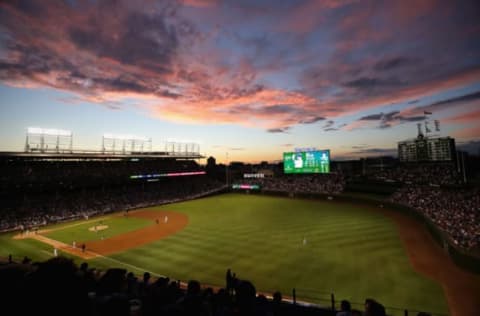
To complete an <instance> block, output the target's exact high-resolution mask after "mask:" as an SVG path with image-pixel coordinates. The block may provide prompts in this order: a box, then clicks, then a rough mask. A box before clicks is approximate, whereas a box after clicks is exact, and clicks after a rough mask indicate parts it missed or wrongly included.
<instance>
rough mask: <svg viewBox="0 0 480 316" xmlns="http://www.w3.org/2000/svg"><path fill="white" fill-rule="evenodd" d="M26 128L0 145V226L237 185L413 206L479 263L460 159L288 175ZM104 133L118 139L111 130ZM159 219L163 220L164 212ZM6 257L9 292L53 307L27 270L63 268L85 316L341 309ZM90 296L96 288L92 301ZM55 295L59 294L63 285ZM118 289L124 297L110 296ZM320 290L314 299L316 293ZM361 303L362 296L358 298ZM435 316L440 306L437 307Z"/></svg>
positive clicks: (472, 203)
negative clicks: (81, 142)
mask: <svg viewBox="0 0 480 316" xmlns="http://www.w3.org/2000/svg"><path fill="white" fill-rule="evenodd" d="M64 134H65V133H64ZM29 137H30V139H29V140H28V142H29V146H27V148H26V149H27V150H26V151H25V152H1V153H0V190H1V193H0V198H1V200H2V202H3V205H2V212H1V213H0V231H2V232H15V233H18V232H20V233H21V234H22V235H23V234H24V233H25V232H32V231H33V232H35V234H36V233H37V231H38V230H40V231H41V230H42V228H43V227H45V226H49V225H51V224H59V223H63V222H66V221H75V220H84V219H88V218H95V217H99V216H101V218H104V217H103V216H106V215H109V214H115V213H118V212H120V213H122V212H127V213H128V211H130V210H136V209H141V208H148V207H151V206H158V205H165V204H170V203H175V202H182V201H186V200H192V199H197V198H200V197H205V196H208V195H214V194H218V193H222V192H228V191H231V190H232V189H233V190H237V189H241V190H243V191H247V192H249V193H253V192H258V193H260V194H262V195H280V196H286V197H290V198H308V199H316V200H325V199H328V200H329V201H338V202H348V203H350V202H352V201H354V203H360V202H359V201H362V203H367V204H372V205H375V206H378V205H381V207H382V208H383V207H384V206H388V207H391V208H392V209H394V208H397V207H399V206H404V207H407V209H408V212H413V213H414V214H415V216H417V217H420V218H421V219H422V220H423V221H425V223H426V225H427V227H429V229H431V230H432V231H433V234H434V235H435V236H436V238H438V241H439V243H440V245H441V246H442V247H444V249H445V252H446V253H448V254H449V255H450V256H451V257H452V258H454V261H455V262H456V263H458V264H459V266H462V267H464V268H466V269H469V270H472V271H476V270H478V269H477V268H478V267H477V268H475V265H476V263H477V262H478V253H479V249H480V248H479V245H480V235H479V234H478V231H479V230H480V227H479V226H478V224H479V223H480V215H479V210H480V199H479V196H480V194H479V191H478V189H476V188H467V187H465V184H464V181H463V177H462V174H461V172H459V168H457V166H456V165H455V163H454V162H435V163H431V162H429V163H415V164H401V163H398V161H395V160H394V159H387V158H382V159H380V160H378V159H370V160H369V161H366V160H363V161H362V160H360V161H351V162H332V164H331V169H330V168H329V171H330V172H328V173H318V174H316V173H306V174H285V173H284V170H283V165H282V164H281V163H275V164H268V163H266V162H262V163H260V164H258V165H248V164H244V163H241V162H236V163H232V164H231V165H230V166H229V168H225V166H223V165H216V164H215V160H214V159H213V158H212V159H209V164H208V165H207V166H203V165H201V164H200V163H198V160H200V159H203V158H205V157H204V156H203V155H201V154H200V153H199V152H198V149H197V147H195V146H190V147H189V146H188V145H185V146H183V147H182V146H175V145H170V146H169V147H166V150H165V151H151V150H150V151H145V150H143V149H142V150H139V151H137V150H135V149H136V147H138V144H131V143H125V142H124V143H122V145H121V146H120V149H119V148H117V149H108V150H107V149H106V145H105V143H104V145H103V148H102V150H100V151H95V150H83V151H80V150H73V149H72V148H71V146H70V145H71V141H68V142H67V143H68V144H70V145H68V146H70V147H68V148H67V149H59V147H58V146H56V147H54V148H53V149H52V148H49V149H48V148H46V147H45V148H43V147H41V146H40V147H38V146H36V145H35V144H33V143H32V138H31V135H30V136H29ZM108 137H109V138H108V139H111V136H110V135H109V136H108ZM122 139H123V140H125V139H128V138H125V137H124V138H122ZM42 142H43V141H42ZM57 143H58V144H60V141H58V142H57ZM125 144H126V145H125ZM140 147H142V145H140ZM32 148H40V149H38V150H35V149H34V150H32ZM42 148H43V149H42ZM128 148H130V149H128ZM175 148H176V149H175ZM179 148H180V149H179ZM182 148H183V149H182ZM189 148H191V149H189ZM379 162H380V163H379ZM227 172H228V174H227ZM228 179H229V180H228ZM227 182H229V183H227ZM230 184H231V186H230ZM356 188H360V189H358V190H357V189H356ZM359 192H362V193H368V194H370V197H367V199H366V200H365V199H363V200H362V199H358V197H355V196H354V194H356V193H359ZM352 193H353V194H352ZM368 194H367V195H368ZM379 196H380V199H378V197H379ZM372 197H373V198H372ZM165 218H166V217H165ZM165 221H166V219H165ZM156 223H157V225H158V224H159V221H158V218H157V219H156ZM49 227H50V226H49ZM222 229H223V228H220V230H222ZM41 234H43V233H41ZM42 236H43V235H42ZM42 238H43V237H42ZM38 240H41V239H38ZM102 240H103V237H102ZM306 244H307V239H306V237H303V245H306ZM95 251H98V250H96V249H95V248H93V249H92V248H87V252H90V253H91V254H94V255H95V256H93V257H95V258H96V257H99V256H104V255H105V256H104V257H106V255H107V253H104V254H103V255H102V254H101V253H96V252H95ZM62 252H64V253H67V254H70V255H72V254H73V255H77V254H78V253H79V251H78V252H77V253H76V252H75V251H65V250H62ZM56 253H57V249H56V248H55V254H56ZM6 255H7V254H2V256H4V257H6ZM81 258H83V259H88V257H81ZM458 258H460V259H458ZM472 258H473V259H472ZM4 261H5V262H4V266H3V268H0V276H1V275H2V273H3V275H6V274H9V273H13V274H12V275H15V276H16V278H13V279H10V281H9V282H13V283H10V284H24V285H22V287H16V288H17V289H18V292H15V291H14V292H11V293H4V295H5V297H9V296H8V295H10V297H15V296H21V295H26V299H28V300H38V302H39V304H38V305H37V308H38V310H42V309H48V308H49V305H48V304H46V305H42V304H43V303H41V302H44V300H45V299H46V298H44V297H42V296H41V295H38V296H37V295H33V294H32V292H31V291H32V289H38V288H39V287H41V286H42V284H41V283H42V282H45V281H44V280H43V281H42V280H41V279H39V280H37V281H32V283H29V282H24V281H25V280H28V279H29V273H31V274H32V275H33V276H36V275H40V276H42V275H44V274H45V275H47V276H48V278H49V279H50V278H51V279H53V280H55V282H57V283H56V284H57V287H62V286H66V285H65V284H64V283H62V281H61V280H60V279H61V278H64V277H66V278H67V279H70V280H72V282H73V283H72V284H88V286H87V288H82V289H81V290H79V289H78V288H76V289H75V291H80V292H81V295H80V296H81V297H82V299H83V301H82V299H80V298H79V300H78V301H77V300H76V299H74V298H72V297H70V296H65V297H63V298H64V299H65V301H71V303H72V304H80V305H82V304H86V303H85V302H87V303H88V304H87V305H88V306H89V307H88V308H87V309H79V310H78V312H79V313H80V314H92V315H104V314H105V315H106V314H108V313H110V312H111V311H113V310H122V311H124V312H125V311H127V310H128V311H129V312H130V315H137V314H135V311H136V312H138V313H140V312H139V311H140V310H141V311H142V315H156V314H162V313H164V314H166V315H226V314H230V313H235V311H238V312H239V314H240V315H254V314H253V313H255V315H335V314H336V312H337V311H338V310H339V309H340V304H339V302H338V301H336V299H335V297H334V294H333V293H329V294H328V295H329V296H330V297H329V298H327V299H324V301H322V302H321V304H318V305H317V304H313V303H312V302H307V301H308V296H305V297H302V298H303V301H302V300H297V298H296V295H297V294H296V292H295V289H293V292H291V293H285V294H287V295H286V296H287V297H286V298H285V297H284V298H283V299H282V298H281V294H280V293H279V292H277V293H275V294H274V295H272V294H273V293H272V292H269V293H264V294H263V293H260V294H258V293H257V290H256V288H255V286H254V285H253V283H251V282H249V281H246V280H240V279H236V281H235V282H236V284H235V285H234V286H231V287H232V288H235V290H234V291H230V290H229V285H228V284H227V285H226V287H225V288H222V287H221V286H220V285H218V284H217V286H215V287H213V288H210V287H209V286H204V289H203V290H201V289H200V284H199V283H198V282H197V281H190V282H188V283H185V282H184V283H182V282H178V281H177V280H173V279H170V278H167V277H164V276H162V275H156V276H155V278H154V279H155V281H152V280H147V279H146V280H144V281H139V279H138V276H135V275H133V273H132V272H130V273H128V271H127V270H126V269H123V268H122V269H117V268H115V269H109V268H110V267H107V268H106V272H105V270H102V269H98V270H97V269H96V268H93V269H88V268H86V266H85V265H82V266H80V267H79V266H77V265H76V263H74V262H72V261H69V260H67V259H65V258H54V259H51V260H46V261H44V262H43V263H41V264H35V265H32V264H31V262H30V260H29V259H28V258H24V259H23V260H22V259H21V258H18V257H17V258H12V257H10V258H9V259H5V260H4ZM465 262H466V263H465ZM51 267H55V269H57V268H61V269H66V270H68V271H69V272H68V273H67V272H65V271H64V272H65V273H66V274H65V275H60V274H58V275H57V274H56V273H53V272H48V271H51V270H50V269H51ZM132 267H135V266H132ZM135 269H136V270H137V271H138V269H137V268H135ZM45 271H47V272H45ZM40 276H39V278H41V277H40ZM42 277H44V276H42ZM57 278H58V280H57ZM15 282H18V283H15ZM36 282H38V283H36ZM110 283H114V284H116V286H113V285H112V284H110ZM72 284H70V285H68V286H73V285H72ZM25 293H26V294H25ZM85 293H94V294H90V295H91V296H90V298H88V297H85ZM257 294H258V295H257ZM56 295H58V296H59V297H61V294H60V293H57V294H56ZM322 295H324V294H322ZM112 297H117V299H115V300H112V299H111V298H112ZM305 298H307V299H305ZM317 299H318V298H317V297H312V298H311V301H315V300H317ZM292 302H293V303H294V304H292ZM317 303H318V302H317ZM354 303H356V304H358V301H357V302H354ZM362 303H363V302H362ZM365 303H366V307H364V306H358V305H357V306H356V308H357V311H360V310H364V309H365V311H366V314H365V315H385V314H386V311H385V308H386V309H387V310H388V311H389V313H392V315H399V313H401V314H403V315H408V314H409V310H408V307H405V308H397V307H389V306H383V305H382V304H380V303H378V302H376V301H375V300H370V299H369V300H367V301H366V302H365ZM82 306H83V305H82ZM29 308H30V306H25V310H24V311H25V312H28V311H29ZM369 309H372V310H373V311H369ZM93 310H95V311H96V312H92V311H93ZM22 311H23V310H22ZM412 314H413V312H412V309H410V315H412ZM433 314H434V315H443V314H442V313H441V312H439V313H433Z"/></svg>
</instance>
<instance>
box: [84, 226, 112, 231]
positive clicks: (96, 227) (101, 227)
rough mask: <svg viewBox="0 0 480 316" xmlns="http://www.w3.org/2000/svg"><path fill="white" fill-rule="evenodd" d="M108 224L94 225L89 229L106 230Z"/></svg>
mask: <svg viewBox="0 0 480 316" xmlns="http://www.w3.org/2000/svg"><path fill="white" fill-rule="evenodd" d="M107 228H108V225H97V226H92V227H90V228H89V229H88V230H89V231H91V232H95V231H99V230H104V229H107Z"/></svg>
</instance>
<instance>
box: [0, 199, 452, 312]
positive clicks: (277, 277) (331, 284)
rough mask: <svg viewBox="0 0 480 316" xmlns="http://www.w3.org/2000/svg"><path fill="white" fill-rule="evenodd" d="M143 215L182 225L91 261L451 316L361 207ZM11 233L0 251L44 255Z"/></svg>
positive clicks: (254, 206)
mask: <svg viewBox="0 0 480 316" xmlns="http://www.w3.org/2000/svg"><path fill="white" fill-rule="evenodd" d="M150 209H152V210H168V211H175V212H181V213H184V214H186V215H188V217H189V224H188V225H187V227H186V228H185V229H183V230H182V231H179V232H178V233H176V234H174V235H171V236H168V237H167V238H164V239H161V240H158V241H156V242H153V243H151V244H148V245H145V246H142V247H139V248H135V249H131V250H129V251H126V252H123V253H118V254H114V255H111V256H110V258H97V259H94V260H92V261H91V264H92V265H94V266H99V267H103V268H106V267H109V266H121V263H128V264H129V265H133V266H135V267H138V268H139V269H138V271H135V270H137V269H133V270H134V271H135V272H142V270H148V271H151V272H154V273H157V274H161V275H167V276H170V277H171V278H175V279H180V280H184V281H186V280H189V279H198V280H200V281H201V282H203V283H207V284H212V285H219V286H223V285H224V276H225V272H226V269H227V268H231V269H232V270H233V272H235V273H236V274H237V276H238V277H239V278H241V279H248V280H251V281H252V282H253V283H254V284H255V286H256V288H257V290H258V291H268V292H271V291H274V290H280V291H281V292H282V293H283V294H284V295H290V294H291V292H292V289H293V288H296V292H297V297H298V298H301V299H305V300H308V301H313V302H315V303H320V304H323V305H327V306H328V305H329V297H330V293H334V294H335V297H336V299H337V300H341V299H349V300H351V301H352V302H359V303H361V302H363V301H364V300H365V298H367V297H373V298H375V299H377V300H378V301H380V302H381V303H382V304H384V305H386V306H392V307H400V308H408V309H410V310H424V311H429V312H434V313H438V314H448V307H447V304H446V300H445V296H444V293H443V291H442V288H441V286H440V285H439V284H438V283H436V282H434V281H433V280H430V279H427V278H426V277H424V276H423V275H420V274H418V273H417V272H415V271H414V270H413V268H412V266H411V265H410V262H409V259H408V256H407V253H406V251H405V249H404V248H403V245H402V243H401V240H400V238H399V235H398V230H397V228H396V226H395V224H394V223H393V222H392V221H391V220H390V219H388V218H387V217H385V216H383V215H382V214H381V213H379V212H376V211H371V210H369V207H368V206H364V205H354V204H347V203H338V202H335V201H332V202H331V201H312V200H299V199H288V198H278V197H266V196H257V195H244V194H225V195H220V196H215V197H210V198H203V199H198V200H194V201H188V202H182V203H175V204H170V205H163V206H159V207H153V208H150ZM131 219H132V218H130V219H129V220H131ZM115 225H116V224H115ZM64 231H65V232H68V231H69V229H65V230H64ZM8 236H9V234H7V235H3V236H0V245H1V246H2V249H4V250H6V251H8V252H9V253H13V254H14V255H15V254H19V255H22V256H23V255H29V256H31V257H33V258H38V256H39V253H42V252H39V250H38V249H41V247H40V248H38V242H35V243H32V241H27V240H15V241H13V240H11V239H9V238H8ZM10 236H11V234H10ZM49 237H51V238H54V237H53V236H49ZM57 238H63V237H62V236H58V237H57ZM55 239H56V238H55ZM304 240H306V242H304ZM1 255H2V256H6V255H8V253H7V252H5V253H3V250H2V254H1ZM44 256H45V253H43V254H42V255H41V257H40V258H38V259H39V260H45V258H44ZM78 262H81V261H80V260H79V261H78ZM125 268H127V269H130V270H132V266H125ZM356 307H357V308H359V309H363V306H356ZM389 313H390V314H393V315H403V311H394V310H389Z"/></svg>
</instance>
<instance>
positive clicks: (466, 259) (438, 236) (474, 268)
mask: <svg viewBox="0 0 480 316" xmlns="http://www.w3.org/2000/svg"><path fill="white" fill-rule="evenodd" d="M251 192H253V193H256V194H267V195H274V196H283V197H292V198H293V197H298V198H307V199H323V200H325V199H334V200H337V201H343V202H350V203H358V202H361V203H365V204H370V205H374V206H377V207H378V206H379V204H382V205H383V206H384V207H386V208H388V209H390V210H394V211H398V212H402V213H404V214H407V215H409V216H411V217H414V218H415V219H416V220H417V221H419V222H421V223H422V224H423V225H424V226H425V228H426V229H427V230H428V231H429V233H430V235H431V236H432V237H433V239H434V240H435V242H436V243H437V244H439V245H440V246H441V247H442V248H443V249H444V250H445V252H446V253H448V255H449V256H450V258H452V260H453V262H455V264H456V265H457V266H459V267H461V268H463V269H465V270H468V271H470V272H473V273H475V274H480V255H477V254H474V253H470V252H468V251H466V250H464V249H462V248H460V247H458V246H457V245H455V243H454V242H453V240H452V239H451V238H450V237H449V236H448V234H447V233H446V232H444V231H443V230H442V229H440V228H439V227H438V226H437V225H435V223H433V222H432V221H431V220H430V219H429V218H428V217H426V216H425V215H424V214H422V213H420V212H419V211H417V210H415V209H413V208H410V207H408V206H405V205H401V204H396V203H392V202H388V201H384V200H381V199H378V198H376V197H374V196H372V197H368V196H360V195H353V194H352V195H349V194H341V195H328V194H313V193H291V192H281V191H263V190H262V191H251Z"/></svg>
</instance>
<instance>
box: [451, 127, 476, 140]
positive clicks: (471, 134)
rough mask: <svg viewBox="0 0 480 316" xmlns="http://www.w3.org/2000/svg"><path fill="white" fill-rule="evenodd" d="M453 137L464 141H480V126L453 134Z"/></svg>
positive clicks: (466, 128)
mask: <svg viewBox="0 0 480 316" xmlns="http://www.w3.org/2000/svg"><path fill="white" fill-rule="evenodd" d="M453 135H454V136H456V137H459V138H463V139H479V138H480V126H473V127H472V126H471V125H470V126H469V127H465V128H463V129H460V130H458V131H455V132H453Z"/></svg>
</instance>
